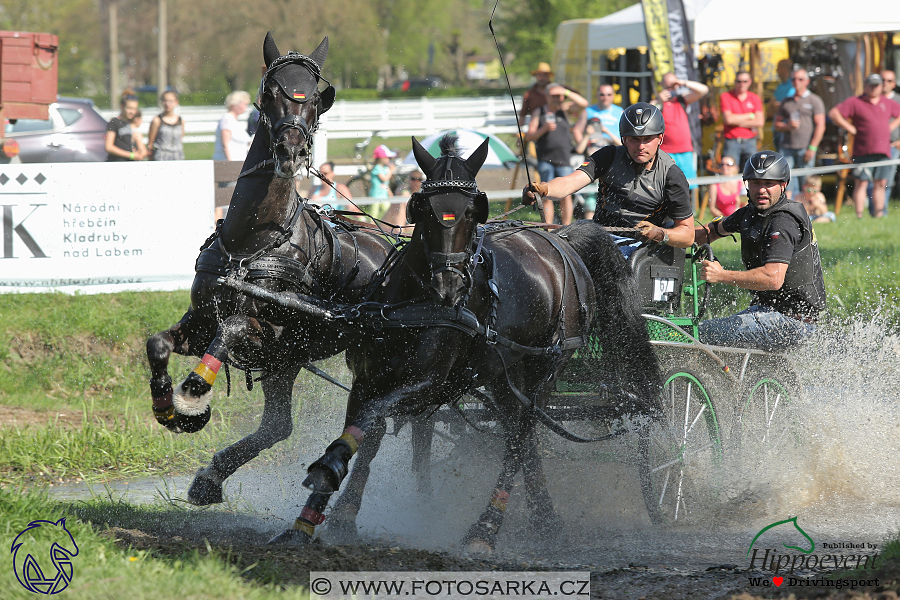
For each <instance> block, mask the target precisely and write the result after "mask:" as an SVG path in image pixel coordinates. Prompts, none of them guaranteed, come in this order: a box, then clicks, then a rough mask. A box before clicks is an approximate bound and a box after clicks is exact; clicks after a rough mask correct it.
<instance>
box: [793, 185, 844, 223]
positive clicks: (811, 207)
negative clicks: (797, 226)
mask: <svg viewBox="0 0 900 600" xmlns="http://www.w3.org/2000/svg"><path fill="white" fill-rule="evenodd" d="M798 199H799V201H800V203H801V204H802V205H803V208H805V209H806V214H808V215H809V220H810V221H812V222H813V223H833V222H834V221H836V220H837V216H836V215H835V214H834V213H833V212H831V211H830V210H828V205H827V204H826V203H825V194H823V193H822V178H821V177H820V176H818V175H810V176H809V177H807V178H806V185H804V186H803V189H802V191H801V192H800V195H799V196H798Z"/></svg>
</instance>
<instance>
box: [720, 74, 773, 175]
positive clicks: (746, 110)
mask: <svg viewBox="0 0 900 600" xmlns="http://www.w3.org/2000/svg"><path fill="white" fill-rule="evenodd" d="M752 83H753V80H752V79H751V78H750V73H748V72H747V71H738V72H737V75H735V77H734V89H732V90H731V91H729V92H725V93H724V94H722V95H721V96H719V107H720V108H721V109H722V121H723V122H724V123H725V129H724V132H723V133H724V137H725V147H724V148H723V149H722V156H730V157H731V158H733V159H734V161H735V162H736V163H737V164H738V166H739V167H740V168H742V169H743V168H744V163H745V162H746V161H747V159H748V158H750V157H751V156H753V155H754V154H755V153H756V147H757V138H758V136H759V128H760V127H763V126H764V125H765V124H766V112H765V110H763V105H762V100H760V99H759V96H757V95H756V94H754V93H753V92H751V91H750V85H751V84H752Z"/></svg>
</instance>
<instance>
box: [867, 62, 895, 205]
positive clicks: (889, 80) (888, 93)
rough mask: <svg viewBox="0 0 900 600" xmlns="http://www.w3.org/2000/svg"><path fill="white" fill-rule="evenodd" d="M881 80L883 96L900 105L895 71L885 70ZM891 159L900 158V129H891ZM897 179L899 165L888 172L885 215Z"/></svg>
mask: <svg viewBox="0 0 900 600" xmlns="http://www.w3.org/2000/svg"><path fill="white" fill-rule="evenodd" d="M881 79H882V80H884V91H883V92H881V95H882V96H883V97H884V98H887V99H888V100H891V101H893V102H897V103H898V104H900V96H898V95H897V93H896V92H895V91H894V87H895V86H896V85H897V75H896V74H895V73H894V72H893V71H888V70H884V71H882V72H881ZM890 157H891V158H893V159H895V160H896V159H898V158H900V127H896V128H894V129H891V155H890ZM896 178H897V165H891V166H890V167H889V170H888V172H887V183H886V184H885V186H884V214H885V215H887V214H888V204H890V202H891V192H892V191H893V189H894V180H895V179H896ZM872 187H873V186H872V183H871V182H870V183H869V189H868V193H867V195H868V197H869V214H870V215H872V216H873V217H874V216H875V203H874V202H872Z"/></svg>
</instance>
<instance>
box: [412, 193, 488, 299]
mask: <svg viewBox="0 0 900 600" xmlns="http://www.w3.org/2000/svg"><path fill="white" fill-rule="evenodd" d="M447 193H458V194H462V195H463V196H467V197H468V198H470V199H472V200H474V201H475V203H476V209H477V210H478V212H479V214H478V216H477V217H476V219H477V221H478V222H479V223H483V222H485V221H486V220H487V194H485V193H484V192H481V191H479V190H478V184H477V183H476V182H475V181H465V180H460V179H436V180H429V181H425V182H423V183H422V191H421V192H416V193H415V194H413V195H412V196H411V197H410V199H409V202H408V203H407V205H406V219H407V221H409V222H410V223H416V222H417V221H419V220H420V219H422V218H423V217H427V216H429V213H430V216H431V218H433V219H434V220H435V221H437V223H438V224H439V225H441V227H444V228H446V229H450V228H452V227H453V226H454V225H455V224H456V221H457V220H458V219H459V218H460V217H461V216H462V215H459V214H457V213H453V219H452V222H451V223H449V224H448V223H447V220H446V219H445V218H444V217H445V215H444V214H441V215H439V214H438V210H437V208H436V207H435V203H434V201H433V199H432V198H433V197H434V196H438V195H443V194H447ZM425 202H427V204H428V207H429V208H428V210H427V211H426V210H425V209H424V207H422V206H420V205H421V204H422V203H425ZM477 235H479V233H478V231H477V230H476V232H473V236H472V237H473V240H474V239H475V237H476V236H477ZM480 235H481V236H483V235H484V232H483V231H481V232H480ZM422 245H423V246H424V251H425V260H426V262H427V263H428V268H429V270H430V272H431V279H432V280H434V278H435V276H437V275H438V274H439V273H443V272H450V273H455V274H457V275H459V276H460V277H462V280H463V284H464V285H465V287H466V289H467V290H468V289H469V288H471V286H472V274H473V271H474V268H475V265H476V264H477V263H478V256H479V254H480V250H481V246H482V244H481V243H479V244H478V245H477V247H478V250H473V244H472V243H469V244H467V246H466V250H465V251H463V252H435V251H432V250H430V249H429V248H428V243H427V242H426V240H425V237H424V236H422Z"/></svg>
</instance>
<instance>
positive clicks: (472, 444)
mask: <svg viewBox="0 0 900 600" xmlns="http://www.w3.org/2000/svg"><path fill="white" fill-rule="evenodd" d="M882 331H883V330H882V328H881V327H879V326H878V325H877V324H857V325H856V326H854V327H853V328H852V329H851V331H850V334H849V335H846V334H845V335H841V336H837V335H834V336H828V335H825V336H823V339H822V341H821V343H819V344H816V345H812V346H809V347H807V348H804V349H802V350H801V351H799V352H798V353H797V354H796V356H795V357H794V358H795V363H796V365H797V367H798V372H799V375H800V379H801V383H802V385H803V388H804V392H805V393H804V397H803V398H801V399H800V400H799V401H797V402H796V403H795V409H796V414H797V417H798V421H799V422H800V423H801V429H802V433H801V435H800V436H799V439H800V440H801V443H799V444H788V445H786V446H785V447H784V448H782V449H780V450H778V451H774V452H771V451H769V450H765V449H762V450H760V451H758V452H754V453H748V454H747V456H746V458H742V459H741V460H736V459H734V458H733V457H730V458H726V467H727V468H726V470H725V477H724V478H725V481H724V486H723V488H724V489H725V490H727V492H726V493H724V494H723V496H722V497H720V498H719V501H718V502H714V503H710V505H709V506H704V507H698V508H699V509H700V510H703V511H705V514H706V515H707V516H706V518H705V520H704V522H703V523H702V524H701V525H696V526H693V527H690V528H686V529H666V528H660V527H654V526H652V525H651V524H650V521H649V518H648V517H647V512H646V510H645V508H644V504H643V499H642V497H641V493H640V489H639V486H638V476H637V466H636V464H635V463H634V461H632V460H625V459H624V458H623V457H625V456H627V455H628V453H627V452H625V450H626V448H627V442H607V443H601V444H597V445H591V446H589V447H584V446H580V447H579V446H578V445H575V444H570V443H567V442H562V441H560V440H558V439H556V438H554V437H553V436H552V435H551V434H546V435H544V436H543V440H544V443H543V445H542V448H543V453H544V467H545V472H546V475H547V480H548V484H549V485H550V488H551V493H552V495H553V498H554V503H555V506H556V508H557V510H558V512H559V513H560V515H561V516H562V518H563V520H564V522H565V526H564V528H563V530H562V532H561V535H560V536H559V537H558V538H556V539H553V540H535V538H534V536H533V535H532V534H531V532H530V527H529V523H528V516H529V511H528V509H527V505H526V500H525V494H524V489H523V487H524V486H523V484H522V483H521V480H519V482H518V484H517V486H516V488H515V490H514V491H513V494H512V497H511V499H510V503H509V507H508V510H507V513H506V522H505V524H504V527H503V530H502V533H501V538H500V542H499V547H498V551H499V554H500V555H501V556H504V555H505V556H515V557H517V558H518V559H524V560H527V561H533V562H534V563H535V564H541V563H542V562H544V563H548V564H557V563H565V564H571V565H586V566H589V567H590V568H592V569H593V570H594V571H601V572H610V571H611V570H613V569H626V571H627V570H628V569H635V568H638V567H640V568H643V567H646V568H649V569H651V570H662V571H665V572H667V573H686V572H688V573H689V572H694V573H702V572H705V571H706V570H707V569H708V568H710V567H715V566H719V565H735V566H736V567H737V568H738V569H741V570H743V569H746V568H747V567H749V566H750V565H749V560H748V558H747V551H748V547H749V545H750V543H751V541H752V540H753V537H754V536H755V535H756V533H757V532H759V531H760V530H761V529H762V528H763V527H765V526H767V525H769V524H771V523H773V522H776V521H781V520H785V519H788V518H790V517H797V523H798V525H800V527H802V529H803V531H804V532H806V533H807V534H808V535H809V537H810V538H812V539H813V540H814V541H815V543H816V546H817V550H816V551H817V553H818V552H822V551H824V544H840V543H854V544H866V545H867V549H866V550H865V551H866V552H867V553H868V552H874V550H871V549H869V548H868V546H871V545H875V544H877V545H879V546H880V545H881V544H883V542H884V541H885V539H887V538H889V537H891V536H892V535H894V534H895V533H896V532H897V531H900V474H898V472H897V469H896V464H897V456H898V455H900V409H898V404H900V403H898V400H900V392H898V389H900V339H898V338H897V337H896V336H886V335H884V334H883V333H882ZM298 393H302V392H298ZM337 393H338V392H337V391H334V392H331V391H329V392H325V394H326V395H327V394H336V395H337ZM336 397H339V396H336ZM720 402H724V400H721V401H720ZM329 404H330V403H329V402H328V398H327V397H325V396H323V397H322V398H319V399H309V400H307V402H306V406H305V407H304V409H303V411H302V414H301V417H300V422H299V423H298V425H297V427H295V432H296V433H295V436H294V437H293V438H292V439H291V440H289V442H287V444H289V445H290V449H289V451H286V452H284V453H283V458H282V459H280V460H278V461H277V462H275V463H274V464H268V465H252V464H251V465H248V466H247V467H244V468H243V469H241V470H239V471H238V473H237V474H236V475H235V476H234V477H232V478H231V479H230V480H229V481H228V482H227V484H226V495H227V497H228V505H227V506H228V508H229V509H230V510H232V511H236V512H237V513H239V514H240V515H242V516H243V517H244V518H243V519H241V523H240V526H241V528H242V530H245V528H246V526H247V524H248V523H249V524H250V525H251V527H252V528H253V529H254V531H255V533H256V535H257V541H259V542H260V543H262V542H265V541H266V540H267V539H268V538H269V536H271V535H272V534H273V533H277V532H278V531H280V530H282V529H285V528H287V527H289V526H290V524H291V523H292V522H293V520H294V518H295V517H296V516H297V515H298V513H299V510H300V508H301V507H302V505H303V503H304V501H305V499H306V491H305V490H304V489H303V488H302V486H301V481H302V479H303V476H304V474H305V466H306V465H307V464H309V463H310V462H311V461H312V460H314V459H315V458H316V457H317V456H318V455H319V454H320V453H321V451H322V449H323V448H324V447H325V445H327V443H328V442H329V441H330V440H331V439H333V438H334V437H336V435H338V434H339V432H340V430H341V422H342V418H343V415H342V414H341V412H340V411H337V410H335V409H334V408H328V406H329ZM248 427H249V424H248ZM442 431H443V432H444V433H452V432H448V431H446V430H442ZM450 437H453V436H452V435H450ZM464 441H465V443H452V442H450V441H447V440H446V439H444V438H443V437H440V436H439V437H437V438H436V439H435V441H434V445H433V465H432V490H431V494H430V495H428V494H423V493H422V490H419V489H418V488H417V486H416V483H415V478H414V477H413V476H412V474H411V472H410V468H409V454H408V452H409V447H410V446H409V438H408V428H407V429H404V430H402V431H401V432H400V433H399V434H398V435H396V436H390V435H389V436H387V437H386V438H385V442H384V445H383V447H382V452H381V453H380V454H379V456H378V458H377V459H376V461H375V463H374V464H373V469H372V475H371V477H370V484H369V488H368V490H367V492H366V496H365V500H364V506H363V508H362V510H361V512H360V515H359V519H358V525H359V530H360V533H361V534H362V535H363V536H365V537H368V538H372V539H378V540H381V541H385V540H387V541H389V542H390V543H391V544H397V545H402V546H407V547H412V548H421V549H433V550H444V551H455V550H456V549H457V548H458V543H459V540H460V539H461V538H462V537H463V535H464V533H465V531H466V529H467V528H468V527H469V526H470V525H471V524H472V523H473V522H474V521H475V520H476V518H477V516H478V515H479V513H480V512H481V511H482V510H483V509H484V507H485V506H486V504H487V501H488V499H489V496H490V493H491V489H492V488H493V485H494V482H495V480H496V476H497V474H498V472H499V456H500V455H501V453H502V444H501V442H500V440H499V439H497V438H494V437H492V436H490V435H484V434H476V433H470V435H469V436H468V437H466V438H464ZM189 483H190V478H189V477H176V478H171V479H167V480H164V481H163V480H142V481H132V482H129V483H127V484H124V483H119V484H114V485H111V486H110V487H111V490H112V493H113V495H114V496H119V495H121V496H123V497H124V498H125V499H126V500H128V501H130V502H134V503H142V502H151V501H155V500H158V499H159V497H160V496H161V495H163V496H169V497H173V498H179V497H180V498H184V497H185V495H186V489H187V486H188V485H189ZM94 490H95V492H99V493H100V494H101V495H103V494H105V493H106V490H105V489H104V488H103V487H102V486H95V487H94ZM53 491H54V493H55V494H59V495H60V496H63V497H69V498H74V497H83V496H84V495H85V494H86V493H87V488H86V486H59V487H56V488H54V490H53ZM160 491H162V494H160ZM227 523H228V520H227V519H226V520H223V526H225V527H227ZM782 544H788V545H794V546H804V547H805V546H806V545H807V543H806V542H805V541H804V539H803V538H802V537H800V536H799V534H798V533H797V532H796V531H795V530H793V529H789V528H780V529H773V530H772V531H771V532H769V533H766V534H764V536H763V537H761V538H760V540H759V541H758V543H757V547H762V548H777V549H779V552H784V550H783V546H782ZM846 552H847V553H852V552H851V551H846ZM757 566H758V565H757ZM729 577H730V579H729V581H736V580H741V581H746V577H745V576H743V575H738V574H731V575H729ZM621 597H631V596H630V595H627V594H624V595H622V596H621ZM635 597H636V596H635ZM648 597H649V596H648ZM673 597H674V596H673Z"/></svg>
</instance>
